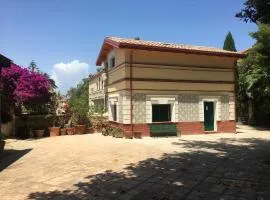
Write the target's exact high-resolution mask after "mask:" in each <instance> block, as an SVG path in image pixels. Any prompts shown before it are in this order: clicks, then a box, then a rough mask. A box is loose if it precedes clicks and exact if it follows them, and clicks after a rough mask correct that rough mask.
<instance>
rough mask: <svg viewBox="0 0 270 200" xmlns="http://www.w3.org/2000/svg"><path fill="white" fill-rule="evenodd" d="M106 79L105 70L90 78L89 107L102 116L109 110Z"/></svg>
mask: <svg viewBox="0 0 270 200" xmlns="http://www.w3.org/2000/svg"><path fill="white" fill-rule="evenodd" d="M106 79H107V78H106V73H105V72H104V70H102V71H100V72H98V73H97V74H95V75H92V76H90V77H89V107H90V109H93V111H94V112H96V113H100V114H101V113H104V111H105V110H106V108H107V103H106V87H105V86H106Z"/></svg>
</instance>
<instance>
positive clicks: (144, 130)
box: [109, 121, 150, 137]
mask: <svg viewBox="0 0 270 200" xmlns="http://www.w3.org/2000/svg"><path fill="white" fill-rule="evenodd" d="M109 123H110V125H111V126H112V127H119V128H121V129H122V130H123V132H124V134H126V133H127V132H129V131H131V125H130V124H122V123H118V122H112V121H110V122H109ZM133 131H134V132H140V133H141V136H142V137H147V136H148V137H149V136H150V128H149V126H148V124H133Z"/></svg>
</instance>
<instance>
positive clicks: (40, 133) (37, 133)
mask: <svg viewBox="0 0 270 200" xmlns="http://www.w3.org/2000/svg"><path fill="white" fill-rule="evenodd" d="M33 133H34V136H35V137H36V138H42V137H43V136H44V134H45V131H44V129H36V130H33Z"/></svg>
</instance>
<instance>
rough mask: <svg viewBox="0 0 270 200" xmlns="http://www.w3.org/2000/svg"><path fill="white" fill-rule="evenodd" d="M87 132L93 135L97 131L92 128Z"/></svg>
mask: <svg viewBox="0 0 270 200" xmlns="http://www.w3.org/2000/svg"><path fill="white" fill-rule="evenodd" d="M86 132H87V133H90V134H92V133H94V132H95V130H94V129H93V128H92V127H90V128H87V129H86Z"/></svg>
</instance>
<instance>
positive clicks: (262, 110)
mask: <svg viewBox="0 0 270 200" xmlns="http://www.w3.org/2000/svg"><path fill="white" fill-rule="evenodd" d="M251 36H252V37H253V38H254V39H256V41H257V42H256V44H255V45H254V46H253V47H252V48H251V49H249V50H248V56H247V58H245V59H243V60H241V61H240V62H239V63H238V72H239V78H238V101H246V100H247V99H250V100H252V102H253V103H254V112H255V113H254V115H255V121H256V122H257V124H258V123H260V122H262V121H261V120H262V119H264V120H265V119H270V26H269V25H266V24H260V25H259V30H258V32H255V33H251ZM262 123H263V122H262ZM265 123H266V122H265ZM267 123H268V122H267Z"/></svg>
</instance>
